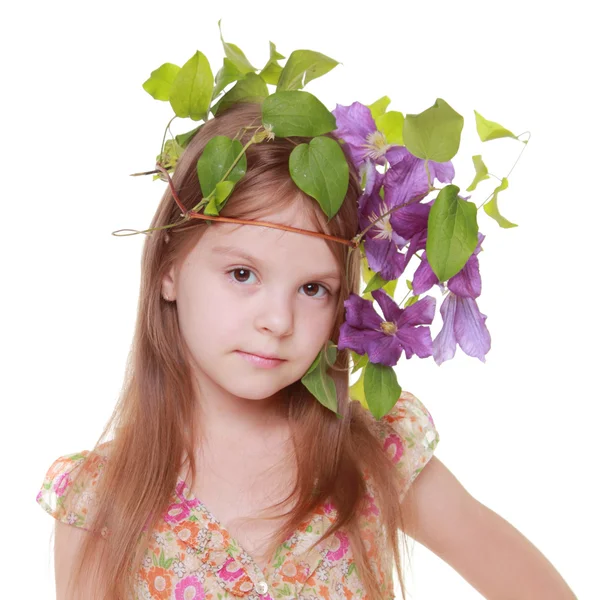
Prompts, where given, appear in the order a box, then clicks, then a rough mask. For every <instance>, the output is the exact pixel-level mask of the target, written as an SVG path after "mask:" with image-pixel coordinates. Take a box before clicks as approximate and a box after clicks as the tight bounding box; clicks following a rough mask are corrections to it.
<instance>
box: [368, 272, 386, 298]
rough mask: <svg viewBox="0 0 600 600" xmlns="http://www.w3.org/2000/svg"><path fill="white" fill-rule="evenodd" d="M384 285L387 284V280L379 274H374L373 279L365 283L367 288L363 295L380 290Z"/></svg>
mask: <svg viewBox="0 0 600 600" xmlns="http://www.w3.org/2000/svg"><path fill="white" fill-rule="evenodd" d="M386 283H389V281H388V280H387V279H384V278H383V277H382V276H381V275H380V274H379V273H375V275H373V277H371V279H370V280H369V283H367V287H366V288H365V289H364V291H363V293H364V294H366V293H368V292H372V291H373V290H379V289H381V288H382V287H383V286H384V285H385V284H386Z"/></svg>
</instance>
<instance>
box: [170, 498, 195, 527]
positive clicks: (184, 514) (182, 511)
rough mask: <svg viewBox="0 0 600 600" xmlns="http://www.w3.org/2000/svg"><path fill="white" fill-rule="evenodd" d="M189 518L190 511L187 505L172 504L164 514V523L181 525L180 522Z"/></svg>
mask: <svg viewBox="0 0 600 600" xmlns="http://www.w3.org/2000/svg"><path fill="white" fill-rule="evenodd" d="M189 516H190V509H189V507H188V506H187V504H182V503H181V502H174V503H173V504H171V505H170V506H169V508H168V509H167V512H166V513H165V521H167V522H168V523H173V524H176V523H181V521H185V520H186V519H187V518H188V517H189Z"/></svg>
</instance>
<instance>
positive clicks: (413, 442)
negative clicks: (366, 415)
mask: <svg viewBox="0 0 600 600" xmlns="http://www.w3.org/2000/svg"><path fill="white" fill-rule="evenodd" d="M379 422H380V430H379V431H380V437H381V439H382V441H383V447H384V450H385V451H386V452H387V453H388V455H389V457H390V458H391V459H392V461H393V462H394V463H396V466H397V468H398V471H399V473H400V477H401V478H402V480H403V488H402V494H401V497H400V501H402V500H403V499H404V496H405V495H406V492H407V491H408V489H409V488H410V486H411V484H412V483H413V481H414V480H415V479H416V478H417V475H418V474H419V473H420V472H421V471H422V470H423V467H425V465H426V464H427V463H428V462H429V459H430V458H431V457H432V456H433V453H434V450H435V448H436V446H437V444H438V442H439V439H440V438H439V434H438V431H437V429H436V427H435V424H434V422H433V418H432V416H431V414H430V413H429V411H428V410H427V409H426V408H425V406H424V405H423V404H422V402H421V401H420V400H419V399H418V398H417V397H416V396H413V394H411V393H410V392H406V391H403V392H402V393H401V394H400V398H399V399H398V401H397V402H396V404H395V405H394V408H392V410H391V411H390V412H389V413H388V414H387V415H385V416H384V417H382V418H381V419H380V421H379Z"/></svg>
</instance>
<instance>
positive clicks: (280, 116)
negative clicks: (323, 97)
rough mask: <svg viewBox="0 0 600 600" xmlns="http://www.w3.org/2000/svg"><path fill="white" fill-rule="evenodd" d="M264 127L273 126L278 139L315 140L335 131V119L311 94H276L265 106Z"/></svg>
mask: <svg viewBox="0 0 600 600" xmlns="http://www.w3.org/2000/svg"><path fill="white" fill-rule="evenodd" d="M262 122H263V125H270V126H271V127H272V128H273V133H274V134H275V135H276V136H277V137H289V136H292V135H296V136H306V137H315V136H318V135H323V134H324V133H328V132H330V131H333V130H334V129H335V128H336V127H337V125H336V123H335V117H334V116H333V114H332V113H331V112H330V111H329V110H327V107H326V106H325V105H324V104H323V103H322V102H321V101H320V100H319V99H318V98H316V97H315V96H313V95H312V94H310V93H309V92H301V91H289V92H275V93H274V94H271V95H270V96H268V97H267V98H265V100H264V102H263V104H262Z"/></svg>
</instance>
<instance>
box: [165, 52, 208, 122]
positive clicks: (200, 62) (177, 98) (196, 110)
mask: <svg viewBox="0 0 600 600" xmlns="http://www.w3.org/2000/svg"><path fill="white" fill-rule="evenodd" d="M212 89H213V74H212V71H211V69H210V64H209V63H208V60H207V58H206V56H204V54H202V52H200V51H199V50H197V51H196V54H194V56H192V58H190V60H188V61H187V62H186V63H185V65H183V67H182V68H181V70H180V71H179V73H177V77H175V81H173V85H172V87H171V95H170V96H169V102H170V103H171V106H172V107H173V110H174V111H175V114H176V115H177V116H178V117H182V118H186V117H189V118H190V119H192V120H193V121H200V120H201V119H202V120H205V119H206V117H207V113H208V107H209V106H210V100H211V94H212Z"/></svg>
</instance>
